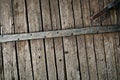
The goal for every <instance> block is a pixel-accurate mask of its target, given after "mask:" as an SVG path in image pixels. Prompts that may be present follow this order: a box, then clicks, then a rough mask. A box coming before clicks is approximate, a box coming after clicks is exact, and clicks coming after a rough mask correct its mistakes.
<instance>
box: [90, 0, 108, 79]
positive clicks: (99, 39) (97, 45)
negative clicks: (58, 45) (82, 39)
mask: <svg viewBox="0 0 120 80" xmlns="http://www.w3.org/2000/svg"><path fill="white" fill-rule="evenodd" d="M99 2H102V1H99V0H90V13H91V16H93V15H94V14H96V13H98V12H99V11H100V5H99V4H100V3H99ZM91 22H92V25H93V26H95V25H101V20H100V18H97V19H96V20H91ZM103 40H104V39H103V34H96V35H94V50H95V57H96V68H97V72H98V73H97V75H98V80H107V72H106V63H105V61H106V60H105V51H104V42H103ZM101 64H102V65H101Z"/></svg>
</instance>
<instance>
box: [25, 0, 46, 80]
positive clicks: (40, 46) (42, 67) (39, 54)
mask: <svg viewBox="0 0 120 80" xmlns="http://www.w3.org/2000/svg"><path fill="white" fill-rule="evenodd" d="M26 1H27V11H28V22H29V32H37V31H41V30H42V24H41V17H40V16H41V13H40V4H39V0H29V1H28V0H26ZM30 43H31V45H30V46H31V53H32V64H33V71H34V80H47V75H46V74H47V73H46V64H45V55H44V54H45V52H44V43H43V40H42V39H41V40H31V41H30Z"/></svg>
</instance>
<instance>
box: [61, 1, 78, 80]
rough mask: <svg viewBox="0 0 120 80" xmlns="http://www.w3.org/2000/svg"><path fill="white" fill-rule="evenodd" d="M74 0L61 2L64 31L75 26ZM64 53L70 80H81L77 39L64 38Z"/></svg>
mask: <svg viewBox="0 0 120 80" xmlns="http://www.w3.org/2000/svg"><path fill="white" fill-rule="evenodd" d="M71 2H72V0H59V3H60V13H61V22H62V29H67V28H72V27H73V26H74V20H73V12H72V5H71ZM63 41H64V53H65V60H66V71H67V79H68V80H79V79H80V74H79V65H78V59H77V47H76V39H75V37H74V36H72V37H64V38H63Z"/></svg>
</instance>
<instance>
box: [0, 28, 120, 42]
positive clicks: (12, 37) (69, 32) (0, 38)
mask: <svg viewBox="0 0 120 80" xmlns="http://www.w3.org/2000/svg"><path fill="white" fill-rule="evenodd" d="M118 31H120V27H119V26H100V27H86V28H78V29H66V30H55V31H45V32H34V33H21V34H6V35H0V42H9V41H21V40H31V39H41V38H55V37H65V36H73V35H80V34H98V33H108V32H118Z"/></svg>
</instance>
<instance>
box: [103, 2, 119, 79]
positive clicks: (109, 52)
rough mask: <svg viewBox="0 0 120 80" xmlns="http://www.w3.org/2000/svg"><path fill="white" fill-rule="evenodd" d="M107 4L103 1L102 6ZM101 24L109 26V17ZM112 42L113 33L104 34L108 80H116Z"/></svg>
mask: <svg viewBox="0 0 120 80" xmlns="http://www.w3.org/2000/svg"><path fill="white" fill-rule="evenodd" d="M107 3H109V0H104V6H105V5H106V4H107ZM102 24H103V25H111V19H110V16H109V17H107V18H105V20H104V21H103V22H102ZM113 42H114V39H113V33H109V34H104V46H105V53H106V64H107V73H108V80H113V79H114V80H117V74H116V64H115V56H114V45H113V44H114V43H113Z"/></svg>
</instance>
